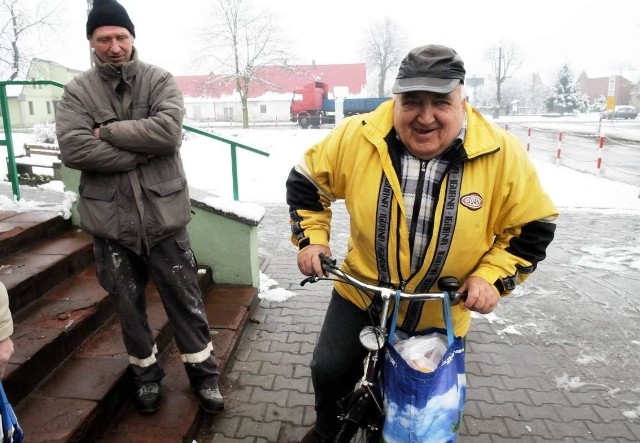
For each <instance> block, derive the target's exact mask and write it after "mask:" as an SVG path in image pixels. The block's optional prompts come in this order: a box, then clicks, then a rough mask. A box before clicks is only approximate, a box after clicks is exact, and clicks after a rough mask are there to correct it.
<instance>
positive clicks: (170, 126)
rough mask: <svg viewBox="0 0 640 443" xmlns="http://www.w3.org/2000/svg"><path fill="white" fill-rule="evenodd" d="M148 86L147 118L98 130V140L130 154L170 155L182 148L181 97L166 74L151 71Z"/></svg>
mask: <svg viewBox="0 0 640 443" xmlns="http://www.w3.org/2000/svg"><path fill="white" fill-rule="evenodd" d="M148 82H149V85H148V86H149V88H150V93H149V100H150V102H149V111H148V113H149V114H148V116H146V115H145V116H144V118H136V116H135V115H133V119H131V120H123V121H116V122H112V123H109V124H107V125H105V126H102V127H101V128H100V139H101V140H103V141H106V142H108V143H110V144H112V145H114V146H117V147H118V148H120V149H123V150H126V151H130V152H136V153H140V154H150V155H174V154H175V153H177V152H178V150H179V149H180V145H181V144H182V121H183V118H184V100H183V97H182V93H181V92H180V88H179V87H178V84H177V83H176V81H175V79H174V78H173V76H172V75H171V74H170V73H168V72H166V71H162V70H158V71H153V72H152V73H151V74H150V78H149V80H148ZM134 112H135V110H134Z"/></svg>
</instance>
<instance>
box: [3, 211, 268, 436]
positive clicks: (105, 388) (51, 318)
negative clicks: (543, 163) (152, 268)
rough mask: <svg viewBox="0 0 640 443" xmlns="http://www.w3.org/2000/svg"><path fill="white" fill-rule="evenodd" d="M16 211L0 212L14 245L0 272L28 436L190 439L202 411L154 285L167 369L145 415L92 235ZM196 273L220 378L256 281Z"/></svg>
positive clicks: (11, 371)
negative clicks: (156, 401)
mask: <svg viewBox="0 0 640 443" xmlns="http://www.w3.org/2000/svg"><path fill="white" fill-rule="evenodd" d="M29 214H31V215H29ZM17 216H18V214H13V215H8V214H7V213H0V248H2V251H5V249H4V246H6V245H9V246H7V247H8V248H10V249H11V251H12V252H11V253H7V254H5V255H4V256H3V258H1V259H0V280H1V281H3V283H5V285H6V286H7V288H8V289H9V297H10V303H11V307H12V312H13V317H14V327H15V332H14V335H13V336H12V339H13V341H14V343H15V349H16V350H15V353H14V355H13V357H12V358H11V360H10V362H9V366H8V368H7V371H6V373H5V378H4V380H3V383H4V386H5V389H6V391H7V394H8V396H9V399H10V401H11V403H12V404H13V405H14V408H15V410H16V413H17V415H18V418H19V420H20V423H21V425H22V427H23V429H24V430H25V432H26V441H29V442H34V443H37V442H44V441H47V442H65V443H66V442H84V441H87V442H98V441H102V442H126V441H136V442H142V441H144V442H147V443H152V442H169V441H171V442H174V441H189V442H191V440H190V439H189V438H191V437H192V436H195V435H196V433H197V428H198V426H199V423H201V420H202V416H203V414H202V413H201V411H200V408H199V404H198V401H197V398H196V397H195V395H194V393H193V392H192V391H191V388H190V386H189V383H188V379H187V376H186V373H185V371H184V367H183V365H182V362H181V360H180V355H179V352H178V351H177V349H176V347H175V344H174V342H173V336H172V332H171V327H170V325H169V323H168V319H167V316H166V313H165V312H164V308H163V306H162V303H161V301H160V297H159V295H158V293H157V290H156V288H155V286H154V285H153V284H150V285H149V287H148V290H147V304H148V315H149V321H150V324H151V326H152V329H153V330H154V333H155V336H156V343H157V344H158V348H159V351H160V358H161V361H162V362H163V367H164V369H165V372H166V374H167V376H166V377H165V379H164V380H163V392H164V397H163V405H162V408H161V410H160V411H159V412H158V413H156V414H153V415H150V416H143V415H141V414H139V413H138V412H137V411H136V410H135V408H134V407H133V405H132V403H131V396H132V393H133V383H132V379H131V376H130V373H129V371H128V369H127V368H128V358H127V354H126V351H125V349H124V345H123V343H122V335H121V331H120V325H119V322H118V320H117V318H116V316H115V314H114V312H113V306H112V303H111V301H110V299H109V296H108V294H107V293H106V292H105V291H104V290H103V289H102V288H101V287H100V285H99V284H98V282H97V280H96V277H95V268H94V266H93V253H92V239H91V237H90V236H89V235H87V234H86V233H84V232H82V231H80V230H78V229H75V228H73V227H72V226H71V225H70V224H68V223H67V221H65V220H63V219H62V218H60V217H58V216H56V215H55V214H49V216H43V215H42V214H34V213H23V214H20V216H19V217H17ZM3 217H4V218H3ZM14 217H17V218H14ZM6 220H12V221H11V224H10V225H8V224H6V223H7V222H6ZM35 220H40V221H35ZM2 223H5V224H4V225H3V224H2ZM40 223H42V224H45V226H38V225H39V224H40ZM6 228H10V229H6ZM2 229H5V230H4V231H3V230H2ZM9 231H12V233H9ZM3 254H4V252H3ZM199 278H200V286H201V290H202V292H203V294H205V297H204V301H205V309H206V313H207V317H208V319H209V322H210V326H211V333H212V340H213V343H214V351H215V353H216V356H217V358H218V362H219V365H220V370H221V374H222V376H224V370H225V369H226V366H227V362H228V361H229V359H230V358H232V356H233V353H234V352H235V349H236V346H237V343H238V340H239V338H240V337H241V335H242V333H243V331H244V327H245V325H246V324H247V322H248V321H249V318H250V315H251V313H252V311H253V309H254V308H255V306H256V304H257V301H258V299H257V297H256V293H257V289H256V288H251V287H242V286H221V285H213V286H212V283H211V282H212V277H211V269H209V268H206V267H203V268H202V269H201V271H200V273H199Z"/></svg>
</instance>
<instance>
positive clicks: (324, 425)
mask: <svg viewBox="0 0 640 443" xmlns="http://www.w3.org/2000/svg"><path fill="white" fill-rule="evenodd" d="M464 77H465V69H464V63H463V61H462V59H461V58H460V56H459V55H458V54H457V53H456V51H454V50H453V49H451V48H448V47H445V46H440V45H427V46H421V47H418V48H415V49H413V50H411V51H410V52H409V53H408V54H407V56H406V57H405V58H404V60H403V61H402V63H401V65H400V69H399V72H398V76H397V78H396V82H395V84H394V87H393V93H394V94H395V95H394V98H393V100H389V101H387V102H385V103H383V104H382V105H380V106H379V107H378V109H376V110H375V111H373V112H371V113H369V114H364V115H360V116H354V117H350V118H347V119H345V121H344V122H343V123H342V124H340V125H339V126H338V127H336V128H335V129H334V130H333V131H332V132H331V133H330V134H329V135H328V136H327V137H326V138H325V139H324V140H322V141H321V142H320V143H318V144H316V145H314V146H312V147H311V148H310V149H309V150H308V151H307V152H306V154H305V155H304V157H303V159H302V161H301V162H300V163H299V164H298V165H296V166H295V167H294V168H293V169H292V171H291V173H290V175H289V178H288V180H287V203H288V204H289V207H290V214H291V227H292V234H293V235H292V241H293V243H294V244H295V245H296V246H297V247H298V248H299V252H298V267H299V269H300V271H301V272H302V273H303V274H304V275H322V274H323V270H322V267H321V265H320V259H319V255H320V254H325V255H331V250H330V248H329V238H330V224H331V211H330V205H331V202H332V201H335V200H337V199H344V201H345V205H346V208H347V210H348V212H349V216H350V236H349V240H348V248H347V249H348V252H347V255H346V257H345V258H344V261H343V263H342V269H343V270H344V271H346V272H348V273H351V274H353V275H355V276H356V277H358V278H360V279H362V280H364V281H367V282H370V283H373V284H378V285H381V286H393V287H396V288H398V287H404V289H405V291H406V292H428V291H433V290H436V288H435V285H436V282H437V279H438V277H439V276H441V275H447V276H449V275H450V276H455V277H458V279H459V280H460V281H461V282H462V285H461V288H460V292H463V291H465V292H467V299H466V301H465V302H464V304H459V305H457V306H454V308H453V310H452V311H453V312H452V316H453V322H454V330H455V335H456V336H465V335H466V334H467V331H468V330H469V324H470V319H471V316H470V311H476V312H479V313H483V314H486V313H489V312H491V311H493V310H494V309H495V307H496V305H497V304H498V302H499V300H500V297H501V296H504V295H507V294H509V293H510V292H511V291H512V290H513V289H514V288H515V286H516V285H517V284H518V283H520V282H522V281H524V280H525V279H526V278H527V277H528V276H529V275H530V274H531V273H532V272H533V271H534V270H535V268H536V266H537V264H538V262H539V261H541V260H543V259H544V258H545V251H546V248H547V246H548V245H549V243H550V242H551V241H552V239H553V235H554V231H555V224H554V220H555V219H556V217H557V215H558V213H557V210H556V208H555V206H554V204H553V203H552V201H551V200H550V199H549V197H548V196H547V194H546V193H545V192H544V190H543V189H542V187H541V185H540V182H539V179H538V176H537V173H536V170H535V168H534V166H533V164H532V163H531V162H530V160H529V158H528V156H527V153H526V151H525V150H524V149H523V148H522V144H521V143H520V142H519V141H518V140H517V139H516V138H515V137H514V136H512V135H511V134H509V133H508V132H506V131H504V130H502V129H500V128H498V127H497V126H496V125H494V124H492V123H489V122H487V121H486V120H485V119H484V118H483V117H482V116H481V115H480V113H479V112H477V111H476V110H475V109H474V108H472V107H471V106H470V105H469V104H468V103H467V101H466V94H465V90H464ZM370 309H372V307H371V299H370V297H369V296H367V295H366V294H362V293H361V292H359V291H357V290H356V289H355V288H353V287H350V286H348V285H343V284H336V285H335V288H334V291H333V295H332V298H331V301H330V303H329V307H328V309H327V313H326V316H325V320H324V324H323V327H322V330H321V333H320V336H319V338H318V342H317V345H316V348H315V351H314V355H313V360H312V362H311V371H312V380H313V383H314V390H315V396H316V414H317V417H316V423H315V426H314V427H313V428H312V429H311V430H310V431H309V432H308V433H307V435H306V436H305V438H304V439H303V440H302V441H303V442H305V443H309V442H321V441H328V440H330V439H331V438H332V437H333V436H334V434H335V433H336V430H337V426H338V419H337V416H338V409H337V401H338V400H339V399H341V398H343V397H344V396H345V395H346V394H348V393H349V392H350V391H351V390H352V389H353V387H354V385H355V383H356V381H357V380H358V379H359V378H360V377H361V375H362V359H363V357H364V353H365V352H366V351H365V350H364V348H363V347H362V346H361V345H360V343H359V339H358V334H359V332H360V330H361V329H362V327H363V326H364V325H366V324H370V321H371V320H370V316H369V314H370V313H369V312H368V310H370ZM398 327H399V329H401V330H404V331H405V332H409V333H411V332H414V331H420V330H424V329H427V328H434V327H436V328H443V327H444V320H443V318H442V308H441V306H440V305H439V304H438V303H434V302H428V303H424V302H422V303H421V302H411V303H409V302H407V303H404V302H403V303H402V304H401V306H400V314H399V317H398Z"/></svg>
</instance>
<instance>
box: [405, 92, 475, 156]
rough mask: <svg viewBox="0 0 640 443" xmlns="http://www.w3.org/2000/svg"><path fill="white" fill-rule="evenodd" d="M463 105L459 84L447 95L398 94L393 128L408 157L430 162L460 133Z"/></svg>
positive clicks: (433, 93)
mask: <svg viewBox="0 0 640 443" xmlns="http://www.w3.org/2000/svg"><path fill="white" fill-rule="evenodd" d="M464 103H465V97H464V88H463V86H462V85H459V86H457V87H456V88H455V89H454V90H453V91H451V92H450V93H449V94H438V93H435V92H425V91H415V92H405V93H402V94H397V95H396V97H395V103H394V108H393V126H394V128H395V129H396V133H397V134H398V137H400V140H401V141H402V143H403V144H404V145H405V146H406V148H407V149H408V150H409V152H410V153H411V154H413V155H414V156H416V157H418V158H420V159H423V160H430V159H432V158H435V157H437V156H438V155H440V154H442V153H443V152H444V151H445V150H446V149H447V148H448V147H449V146H450V145H451V143H453V141H454V140H455V138H456V137H457V136H458V134H459V133H460V129H461V128H462V124H463V122H464V113H465V107H464Z"/></svg>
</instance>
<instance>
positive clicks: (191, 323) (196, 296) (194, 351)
mask: <svg viewBox="0 0 640 443" xmlns="http://www.w3.org/2000/svg"><path fill="white" fill-rule="evenodd" d="M94 255H95V259H96V271H97V276H98V281H99V282H100V285H101V286H102V287H103V288H104V289H105V290H106V291H107V292H108V293H109V294H110V296H111V300H112V301H113V303H114V306H115V309H116V313H117V315H118V318H119V320H120V326H121V328H122V337H123V340H124V345H125V347H126V349H127V353H128V354H129V363H130V366H129V367H130V369H131V370H132V372H133V374H134V382H135V383H136V386H140V385H142V384H144V383H148V382H160V380H161V379H162V378H163V377H164V371H163V370H162V368H161V367H160V364H159V362H158V360H157V358H156V353H157V347H156V345H155V340H154V337H153V332H152V331H151V328H150V327H149V321H148V318H147V311H146V297H145V291H146V287H147V283H148V282H149V279H150V278H151V279H153V281H154V282H155V284H156V287H157V289H158V292H159V293H160V297H161V300H162V304H163V306H164V309H165V311H166V313H167V317H168V318H169V322H170V324H171V328H172V330H173V335H174V337H175V340H176V344H177V347H178V350H179V351H180V354H181V357H182V361H183V362H184V366H185V370H186V372H187V376H188V377H189V381H190V383H191V385H192V386H193V387H194V388H196V389H199V388H204V387H213V386H215V385H217V382H218V377H219V374H220V373H219V370H218V365H217V362H216V359H215V356H214V354H213V348H212V345H211V335H210V331H209V323H208V321H207V317H206V314H205V310H204V304H203V302H202V294H201V292H200V287H199V286H198V266H197V263H196V260H195V257H194V255H193V251H192V250H191V246H190V242H189V235H188V233H187V231H186V229H183V230H181V231H179V232H177V233H175V234H174V235H172V236H170V237H168V238H166V239H164V240H162V241H160V242H159V243H158V244H156V245H155V246H153V247H152V248H151V250H150V251H149V252H148V253H147V254H142V255H139V254H136V253H134V252H133V251H131V250H130V249H127V248H125V247H124V246H122V245H120V244H118V243H116V242H114V241H111V240H107V239H103V238H99V237H94Z"/></svg>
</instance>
